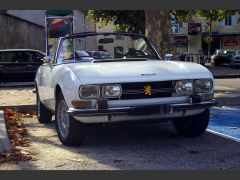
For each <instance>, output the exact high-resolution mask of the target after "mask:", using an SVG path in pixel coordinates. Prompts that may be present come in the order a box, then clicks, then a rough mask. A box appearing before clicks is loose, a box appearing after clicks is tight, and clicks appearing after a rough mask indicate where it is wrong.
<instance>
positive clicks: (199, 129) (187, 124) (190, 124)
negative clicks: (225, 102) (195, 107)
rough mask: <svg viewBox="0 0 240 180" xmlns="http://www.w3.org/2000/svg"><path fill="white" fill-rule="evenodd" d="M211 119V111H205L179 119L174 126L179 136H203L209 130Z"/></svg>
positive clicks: (174, 122)
mask: <svg viewBox="0 0 240 180" xmlns="http://www.w3.org/2000/svg"><path fill="white" fill-rule="evenodd" d="M209 118H210V112H209V109H206V110H204V111H203V112H202V113H201V114H198V115H194V116H188V117H183V118H179V119H176V120H174V121H173V125H174V127H175V130H176V131H177V132H178V134H180V135H183V136H187V137H195V136H200V135H202V134H203V133H204V132H205V130H206V129H207V126H208V123H209Z"/></svg>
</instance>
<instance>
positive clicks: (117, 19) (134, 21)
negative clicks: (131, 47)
mask: <svg viewBox="0 0 240 180" xmlns="http://www.w3.org/2000/svg"><path fill="white" fill-rule="evenodd" d="M87 17H88V18H90V19H91V20H92V21H93V22H94V23H97V22H99V23H101V24H102V25H107V24H108V23H111V22H113V24H114V25H115V29H116V30H117V31H128V32H135V33H141V34H144V33H145V14H144V11H142V10H89V11H88V13H87Z"/></svg>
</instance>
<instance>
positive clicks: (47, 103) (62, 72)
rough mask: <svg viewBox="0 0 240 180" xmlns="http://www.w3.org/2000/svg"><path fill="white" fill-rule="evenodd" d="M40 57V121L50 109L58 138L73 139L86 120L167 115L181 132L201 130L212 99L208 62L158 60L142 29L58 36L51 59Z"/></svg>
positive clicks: (162, 118)
mask: <svg viewBox="0 0 240 180" xmlns="http://www.w3.org/2000/svg"><path fill="white" fill-rule="evenodd" d="M79 52H81V53H79ZM90 52H94V53H95V52H98V54H102V55H101V56H99V58H97V57H98V56H91V57H90V55H89V54H91V53H90ZM94 53H92V54H94ZM81 55H82V56H83V57H80V56H81ZM43 60H44V64H43V65H42V66H41V67H40V68H39V69H38V71H37V74H36V78H35V82H36V92H37V93H36V94H37V112H38V113H37V114H38V120H39V122H40V123H48V122H50V121H51V120H52V115H55V120H56V129H57V133H58V136H59V139H60V141H61V142H62V143H63V144H64V145H79V144H80V143H81V142H82V141H83V139H84V136H85V134H86V124H88V123H111V122H117V121H135V122H137V121H144V122H153V121H156V122H159V121H166V120H170V121H172V122H173V125H174V127H175V129H176V131H177V132H178V133H179V134H181V135H184V136H199V135H201V134H202V133H204V132H205V130H206V128H207V126H208V122H209V108H210V107H211V106H214V105H216V101H215V100H214V87H213V86H214V82H213V76H212V74H211V73H210V72H209V71H208V69H206V68H205V67H203V66H201V65H199V64H196V63H191V62H178V61H165V60H162V59H161V58H160V56H159V54H158V53H157V51H156V50H155V48H154V47H153V45H152V43H151V42H150V41H149V40H148V39H147V38H146V37H145V36H142V35H138V34H133V33H95V32H92V33H91V32H88V33H87V32H86V33H79V34H71V35H68V36H66V37H63V38H61V39H60V41H59V45H58V49H57V52H56V55H55V57H54V59H51V58H49V57H45V58H44V59H43Z"/></svg>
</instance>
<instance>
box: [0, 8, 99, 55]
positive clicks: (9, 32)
mask: <svg viewBox="0 0 240 180" xmlns="http://www.w3.org/2000/svg"><path fill="white" fill-rule="evenodd" d="M45 19H46V10H1V11H0V32H1V35H2V38H1V40H0V49H13V48H15V49H22V48H24V49H25V48H29V49H38V50H40V51H42V52H46V31H45V24H46V21H45ZM73 20H74V25H73V32H74V33H80V32H84V31H96V26H95V24H93V23H91V21H90V20H88V19H87V18H86V16H85V15H84V12H83V11H80V10H73Z"/></svg>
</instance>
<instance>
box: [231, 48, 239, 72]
mask: <svg viewBox="0 0 240 180" xmlns="http://www.w3.org/2000/svg"><path fill="white" fill-rule="evenodd" d="M229 66H230V67H231V68H237V67H240V50H237V51H236V53H235V54H234V55H233V56H232V57H231V58H230V62H229Z"/></svg>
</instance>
